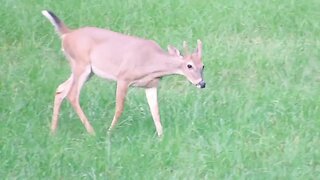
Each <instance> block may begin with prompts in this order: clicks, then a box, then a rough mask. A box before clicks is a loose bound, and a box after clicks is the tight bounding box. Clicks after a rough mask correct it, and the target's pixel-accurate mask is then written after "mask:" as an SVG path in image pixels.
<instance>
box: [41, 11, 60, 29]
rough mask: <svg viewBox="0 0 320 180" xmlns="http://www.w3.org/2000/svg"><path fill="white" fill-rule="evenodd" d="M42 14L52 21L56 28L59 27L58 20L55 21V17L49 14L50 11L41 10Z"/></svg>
mask: <svg viewBox="0 0 320 180" xmlns="http://www.w3.org/2000/svg"><path fill="white" fill-rule="evenodd" d="M41 13H42V15H44V16H45V17H46V18H47V19H48V20H49V21H50V22H51V24H52V25H53V26H54V27H55V28H56V29H58V25H57V24H56V22H55V21H54V19H53V17H52V16H51V15H50V14H49V12H48V11H46V10H43V11H41Z"/></svg>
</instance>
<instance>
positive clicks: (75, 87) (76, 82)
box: [67, 65, 95, 134]
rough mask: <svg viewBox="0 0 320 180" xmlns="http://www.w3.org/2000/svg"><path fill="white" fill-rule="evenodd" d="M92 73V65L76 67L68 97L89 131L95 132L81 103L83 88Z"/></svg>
mask: <svg viewBox="0 0 320 180" xmlns="http://www.w3.org/2000/svg"><path fill="white" fill-rule="evenodd" d="M90 74H91V67H90V65H87V66H85V67H76V68H75V69H73V75H74V78H73V81H72V84H71V87H70V91H69V93H68V96H67V97H68V100H69V101H70V103H71V105H72V107H73V109H74V110H75V111H76V113H77V114H78V116H79V118H80V120H81V122H82V124H83V125H84V127H85V128H86V130H87V132H88V133H90V134H95V132H94V129H93V127H92V126H91V124H90V122H89V120H88V118H87V117H86V115H85V114H84V112H83V110H82V108H81V106H80V103H79V97H80V92H81V88H82V87H83V85H84V83H85V82H86V81H87V79H88V77H89V76H90Z"/></svg>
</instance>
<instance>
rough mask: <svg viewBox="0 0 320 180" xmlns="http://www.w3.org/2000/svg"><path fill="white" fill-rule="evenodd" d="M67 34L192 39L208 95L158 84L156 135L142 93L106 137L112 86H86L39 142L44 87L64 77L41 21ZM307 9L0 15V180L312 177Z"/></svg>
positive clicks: (192, 5)
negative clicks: (88, 128) (108, 32)
mask: <svg viewBox="0 0 320 180" xmlns="http://www.w3.org/2000/svg"><path fill="white" fill-rule="evenodd" d="M43 9H50V10H53V11H54V12H55V13H57V15H58V16H59V17H60V18H61V19H63V20H64V21H65V23H66V24H67V25H69V26H70V27H73V28H77V27H80V26H88V25H90V26H98V27H101V28H108V29H112V30H114V31H118V32H122V33H125V34H131V35H137V36H141V37H145V38H149V39H153V40H156V41H157V42H158V43H159V44H160V45H161V46H162V47H163V48H166V46H167V45H168V44H173V45H175V46H177V47H179V48H181V46H182V41H183V40H186V41H188V42H189V44H190V45H191V46H193V47H195V43H196V39H198V38H200V39H202V40H203V44H204V59H203V61H204V63H205V65H206V69H205V79H206V81H207V88H206V89H204V90H198V89H196V88H195V87H193V86H192V85H190V84H189V83H188V82H187V81H186V80H184V78H182V77H179V76H175V77H166V78H164V79H163V80H162V82H161V86H160V92H159V93H160V94H159V102H160V114H161V117H162V122H163V126H164V137H163V139H162V140H159V139H158V138H157V137H156V134H155V128H154V125H153V122H152V118H151V115H150V112H149V110H148V105H147V102H146V99H145V97H144V91H143V90H141V89H130V91H129V94H128V97H127V101H126V106H125V112H124V113H123V116H122V117H121V119H120V123H119V125H118V126H117V128H116V129H115V131H114V133H113V134H112V136H111V137H108V136H107V134H106V132H107V131H106V128H107V127H108V126H109V125H110V123H111V120H112V116H113V112H114V105H115V100H114V99H115V97H114V96H115V83H114V82H106V81H105V80H102V79H99V78H96V77H93V78H92V79H91V80H90V81H89V82H88V83H87V84H86V86H85V88H84V89H83V91H82V94H81V105H82V107H83V109H84V111H85V113H86V114H87V116H88V117H89V119H90V122H91V123H92V125H93V126H94V128H95V130H96V131H97V135H96V137H90V136H88V135H87V133H86V132H85V129H84V127H83V126H82V125H81V123H80V121H79V118H78V117H77V115H76V114H75V113H74V111H73V110H72V108H71V106H70V105H69V104H68V103H64V104H63V108H62V111H61V116H60V124H59V125H60V126H59V129H58V133H57V135H56V136H51V135H50V134H49V126H50V120H51V113H52V104H53V96H54V92H55V89H56V87H57V86H58V85H59V84H60V83H61V82H63V81H64V80H66V79H67V77H68V76H69V74H70V69H69V67H68V63H67V62H66V61H65V60H64V59H65V58H64V57H63V55H62V53H61V52H60V41H59V38H58V37H57V36H56V34H55V33H54V30H53V27H52V26H51V24H50V23H49V22H48V21H47V20H46V19H45V18H44V17H43V16H42V15H41V13H40V12H41V10H43ZM319 9H320V1H316V0H306V1H297V0H290V1H258V0H253V1H245V0H242V1H222V0H216V1H204V0H199V1H191V0H187V1H182V0H177V1H170V0H164V1H151V0H137V1H128V2H127V1H116V0H109V1H88V0H84V1H74V0H72V1H49V0H44V1H37V0H28V1H17V0H2V1H1V6H0V19H1V28H0V69H1V71H0V162H1V163H0V177H1V179H319V178H320V177H319V174H320V151H319V147H320V121H319V120H320V119H319V117H320V108H319V106H320V105H319V103H320V86H319V82H320V63H319V57H320V51H319V47H320V46H319V45H320V41H319V37H320V21H319V18H318V17H320V11H319Z"/></svg>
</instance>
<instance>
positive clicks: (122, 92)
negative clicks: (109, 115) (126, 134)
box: [109, 81, 128, 131]
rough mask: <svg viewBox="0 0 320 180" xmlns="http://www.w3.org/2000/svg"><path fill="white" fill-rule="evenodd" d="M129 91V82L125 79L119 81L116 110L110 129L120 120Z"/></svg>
mask: <svg viewBox="0 0 320 180" xmlns="http://www.w3.org/2000/svg"><path fill="white" fill-rule="evenodd" d="M127 91H128V83H127V82H124V81H119V82H118V83H117V92H116V110H115V113H114V116H113V120H112V123H111V126H110V128H109V131H111V130H112V129H113V128H114V126H115V125H116V123H117V121H118V120H119V118H120V116H121V114H122V111H123V106H124V101H125V98H126V95H127Z"/></svg>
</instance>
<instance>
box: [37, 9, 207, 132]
mask: <svg viewBox="0 0 320 180" xmlns="http://www.w3.org/2000/svg"><path fill="white" fill-rule="evenodd" d="M42 14H43V15H44V16H45V17H46V18H47V19H48V20H49V21H50V22H51V23H52V24H53V26H54V27H55V29H56V31H57V33H58V34H59V36H60V38H61V41H62V51H63V52H64V54H65V56H66V57H67V59H68V60H69V63H70V66H71V71H72V73H71V75H70V77H69V79H67V80H66V81H65V82H63V83H62V84H60V85H59V87H58V88H57V90H56V94H55V99H54V107H53V117H52V124H51V132H52V133H55V131H56V129H57V125H58V116H59V111H60V106H61V103H62V101H63V100H64V99H65V98H66V97H67V99H68V100H69V102H70V103H71V105H72V107H73V108H74V110H75V111H76V113H77V114H78V116H79V117H80V119H81V122H82V123H83V125H84V126H85V128H86V130H87V131H88V133H90V134H94V129H93V128H92V126H91V124H90V123H89V121H88V119H87V117H86V115H85V114H84V112H83V110H82V109H81V107H80V104H79V96H80V91H81V88H82V86H83V84H84V83H85V82H86V80H87V79H88V78H89V77H90V75H91V74H96V75H98V76H100V77H102V78H105V79H109V80H114V81H116V82H117V90H116V107H115V114H114V117H113V120H112V123H111V126H110V128H109V131H111V130H112V129H113V128H114V127H115V125H116V123H117V121H118V119H119V117H120V115H121V113H122V111H123V107H124V101H125V97H126V94H127V91H128V88H129V86H135V87H142V88H145V92H146V97H147V101H148V104H149V107H150V111H151V114H152V118H153V121H154V124H155V127H156V130H157V134H158V136H161V135H162V133H163V130H162V125H161V122H160V115H159V109H158V98H157V87H158V84H159V80H160V78H161V77H163V76H167V75H172V74H180V75H183V76H185V77H186V78H187V79H188V80H189V81H190V82H191V83H192V84H194V85H196V86H197V87H198V88H204V87H205V85H206V83H205V81H204V79H203V69H204V65H203V63H202V59H201V57H202V43H201V41H200V40H198V42H197V45H198V47H197V49H196V51H195V52H194V53H189V51H188V47H187V44H186V42H184V43H183V46H184V49H185V53H184V55H183V56H182V55H181V54H180V52H179V50H178V49H177V48H175V47H172V46H168V53H167V52H165V51H163V50H162V49H161V47H160V46H159V45H158V44H157V43H155V42H154V41H151V40H146V39H143V38H139V37H134V36H129V35H124V34H121V33H117V32H113V31H110V30H106V29H100V28H96V27H83V28H79V29H74V30H71V29H69V28H68V27H67V26H66V25H65V24H64V23H63V22H62V21H61V20H60V19H59V18H58V17H57V16H56V15H55V14H54V13H52V12H50V11H46V10H43V11H42Z"/></svg>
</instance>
